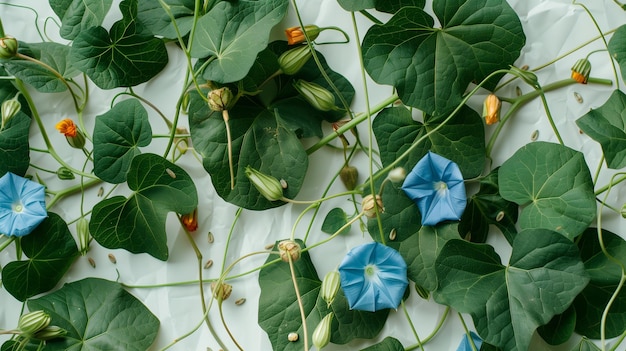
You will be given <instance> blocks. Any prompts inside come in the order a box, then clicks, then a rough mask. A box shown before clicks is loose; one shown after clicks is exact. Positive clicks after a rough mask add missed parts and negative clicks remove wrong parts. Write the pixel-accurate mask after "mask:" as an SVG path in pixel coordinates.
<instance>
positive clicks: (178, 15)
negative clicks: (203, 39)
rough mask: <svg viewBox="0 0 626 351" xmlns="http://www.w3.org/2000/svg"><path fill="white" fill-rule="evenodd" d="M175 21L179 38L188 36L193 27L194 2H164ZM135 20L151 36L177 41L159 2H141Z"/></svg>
mask: <svg viewBox="0 0 626 351" xmlns="http://www.w3.org/2000/svg"><path fill="white" fill-rule="evenodd" d="M163 2H164V3H165V4H167V6H168V7H169V9H170V11H171V12H172V15H174V18H175V20H176V25H177V26H178V30H179V32H180V35H181V36H183V37H184V36H186V35H187V34H189V31H190V30H191V27H192V25H193V14H194V9H195V0H164V1H163ZM137 18H138V19H139V21H140V22H141V23H143V24H144V25H145V26H146V28H148V29H149V30H150V31H152V34H154V35H159V36H162V37H164V38H167V39H177V38H178V35H177V34H176V30H175V29H174V25H173V24H172V21H171V19H170V16H169V15H168V14H167V12H165V10H164V9H163V6H161V3H160V2H159V1H154V0H143V1H139V3H138V5H137Z"/></svg>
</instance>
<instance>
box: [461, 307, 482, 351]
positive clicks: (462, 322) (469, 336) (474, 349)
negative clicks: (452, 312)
mask: <svg viewBox="0 0 626 351" xmlns="http://www.w3.org/2000/svg"><path fill="white" fill-rule="evenodd" d="M457 313H458V315H459V319H460V320H461V324H462V325H463V329H464V330H465V335H467V339H468V340H469V342H470V345H471V346H472V350H473V351H478V350H477V349H476V344H474V338H472V335H471V334H470V331H469V329H467V325H466V324H465V319H463V316H462V315H461V313H460V312H457Z"/></svg>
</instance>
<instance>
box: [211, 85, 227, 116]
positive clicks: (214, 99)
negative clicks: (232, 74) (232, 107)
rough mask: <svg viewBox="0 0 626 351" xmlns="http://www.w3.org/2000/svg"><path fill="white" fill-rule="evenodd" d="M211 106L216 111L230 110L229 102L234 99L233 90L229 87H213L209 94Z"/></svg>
mask: <svg viewBox="0 0 626 351" xmlns="http://www.w3.org/2000/svg"><path fill="white" fill-rule="evenodd" d="M207 98H208V99H209V108H210V109H211V110H213V111H216V112H222V111H224V110H228V104H229V103H230V101H231V100H232V99H233V92H232V91H230V89H228V87H222V88H219V89H213V90H211V91H210V92H209V94H208V95H207Z"/></svg>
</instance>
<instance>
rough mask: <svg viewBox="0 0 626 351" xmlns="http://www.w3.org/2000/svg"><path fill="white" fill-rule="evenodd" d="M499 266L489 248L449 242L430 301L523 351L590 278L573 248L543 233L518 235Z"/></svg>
mask: <svg viewBox="0 0 626 351" xmlns="http://www.w3.org/2000/svg"><path fill="white" fill-rule="evenodd" d="M500 176H502V174H500ZM500 262H501V261H500V257H499V256H498V255H497V254H496V252H495V251H494V249H493V247H491V246H489V245H486V244H473V243H469V242H466V241H463V240H450V241H448V242H447V243H446V245H445V246H444V247H443V249H442V250H441V252H440V254H439V257H438V258H437V261H436V266H435V269H436V272H437V277H438V280H439V287H438V288H437V291H436V294H435V295H434V297H435V300H436V301H437V302H439V303H443V304H446V305H449V306H451V307H452V308H454V309H456V310H458V311H459V312H462V313H469V314H470V315H471V316H472V319H473V320H474V325H475V326H476V330H477V331H478V334H480V336H481V337H482V338H483V340H485V341H486V342H488V343H490V344H493V345H495V346H498V347H502V348H503V349H505V350H519V351H522V350H524V351H525V350H528V346H529V344H530V340H531V337H532V335H533V333H534V331H535V329H536V328H537V327H539V326H540V325H544V324H546V323H548V322H549V321H550V320H551V319H552V317H553V316H555V315H557V314H559V313H562V312H563V311H565V310H566V309H567V308H568V306H569V305H570V304H571V303H572V302H573V301H574V298H575V297H576V295H578V293H579V292H580V291H582V290H583V288H584V287H585V286H586V285H587V283H588V281H589V278H588V276H587V274H586V272H585V269H584V265H583V263H582V262H581V260H580V257H579V253H578V249H577V248H576V246H575V245H574V244H573V243H572V242H571V241H570V240H569V239H567V238H565V237H564V236H563V235H559V234H558V233H555V232H552V231H550V230H546V229H526V230H522V231H520V232H519V233H518V234H517V235H516V237H515V240H514V241H513V249H512V253H511V258H510V260H509V264H508V266H503V265H502V264H501V263H500Z"/></svg>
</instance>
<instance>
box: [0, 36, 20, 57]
mask: <svg viewBox="0 0 626 351" xmlns="http://www.w3.org/2000/svg"><path fill="white" fill-rule="evenodd" d="M17 47H18V43H17V39H15V38H13V37H4V38H0V58H3V59H10V58H13V57H14V56H15V55H17Z"/></svg>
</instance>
